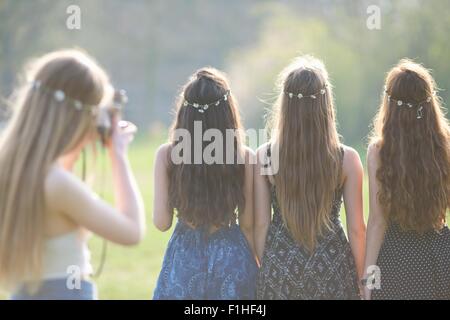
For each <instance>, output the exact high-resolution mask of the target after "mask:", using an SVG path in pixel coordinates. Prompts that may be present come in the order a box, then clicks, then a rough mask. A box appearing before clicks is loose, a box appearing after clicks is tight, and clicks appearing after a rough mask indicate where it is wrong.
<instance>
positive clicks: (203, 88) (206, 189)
mask: <svg viewBox="0 0 450 320" xmlns="http://www.w3.org/2000/svg"><path fill="white" fill-rule="evenodd" d="M229 90H230V87H229V85H228V81H227V78H226V76H225V75H224V74H223V73H222V72H220V71H218V70H216V69H214V68H203V69H200V70H198V71H197V72H195V73H194V74H193V75H192V76H191V78H190V79H189V81H188V82H187V84H186V85H185V86H184V88H183V90H182V92H181V94H180V95H179V98H178V102H177V111H176V117H175V121H174V123H173V125H172V134H171V138H170V143H171V144H172V147H175V146H176V145H177V144H178V143H181V142H182V139H177V138H176V136H175V134H174V132H175V130H177V129H185V130H187V131H188V132H189V134H190V136H191V142H192V143H191V147H192V148H191V161H190V163H181V164H174V163H173V161H171V160H170V159H169V177H170V185H169V203H170V205H171V206H172V207H173V208H175V209H176V210H177V213H178V218H180V219H182V220H184V221H187V222H189V223H191V224H192V225H194V226H195V227H207V228H208V227H222V226H226V225H230V224H231V223H233V222H236V218H237V212H238V211H241V210H243V209H244V206H245V199H244V178H245V165H244V164H242V163H243V162H242V161H240V162H239V161H238V157H241V156H243V147H242V137H241V133H242V126H241V121H240V116H239V112H238V109H237V102H236V99H235V98H234V96H233V95H232V94H231V93H230V94H229V96H228V99H227V100H226V101H224V100H221V101H220V104H219V105H215V106H211V107H210V108H209V109H208V110H206V111H205V112H204V113H200V112H198V110H197V109H195V108H194V107H192V106H191V105H184V104H183V102H184V101H185V100H186V101H189V102H191V103H198V104H200V105H202V104H209V103H212V102H215V101H217V100H219V99H220V98H222V97H223V96H224V95H225V94H226V93H227V92H228V91H229ZM195 121H199V122H201V125H202V130H201V134H202V136H203V134H204V132H205V131H206V130H208V129H215V130H219V131H220V133H221V134H222V137H226V130H227V129H233V130H236V131H235V133H236V134H235V135H234V136H233V141H232V147H233V152H234V153H233V157H234V159H233V160H234V161H233V164H228V162H226V161H225V160H224V161H223V163H224V164H218V163H213V164H207V163H204V161H202V163H201V164H194V142H193V141H194V138H196V139H199V138H200V137H195V136H194V122H195ZM202 143H203V149H202V150H204V148H205V147H206V146H207V145H208V144H209V142H204V141H203V140H202ZM230 151H231V150H228V152H230ZM229 156H230V155H227V148H226V143H225V139H224V149H223V157H224V159H228V158H227V157H229ZM241 159H242V158H241Z"/></svg>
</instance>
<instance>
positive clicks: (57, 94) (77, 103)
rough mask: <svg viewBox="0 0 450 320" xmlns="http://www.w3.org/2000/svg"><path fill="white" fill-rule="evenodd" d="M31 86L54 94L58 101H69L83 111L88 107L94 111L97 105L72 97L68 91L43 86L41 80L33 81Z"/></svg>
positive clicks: (36, 89)
mask: <svg viewBox="0 0 450 320" xmlns="http://www.w3.org/2000/svg"><path fill="white" fill-rule="evenodd" d="M31 88H32V89H33V90H35V91H38V90H39V91H42V92H45V93H49V94H52V95H53V99H54V100H55V101H56V102H63V101H68V102H69V103H71V104H72V105H73V106H74V108H75V109H76V110H78V111H81V110H82V109H83V108H87V109H91V111H92V112H94V111H95V108H96V107H97V106H96V105H89V104H86V103H83V102H81V101H80V100H77V99H73V98H70V97H68V96H67V95H66V93H65V92H64V91H63V90H59V89H58V90H53V89H50V88H47V87H45V86H43V85H42V83H41V82H40V81H39V80H35V81H32V82H31Z"/></svg>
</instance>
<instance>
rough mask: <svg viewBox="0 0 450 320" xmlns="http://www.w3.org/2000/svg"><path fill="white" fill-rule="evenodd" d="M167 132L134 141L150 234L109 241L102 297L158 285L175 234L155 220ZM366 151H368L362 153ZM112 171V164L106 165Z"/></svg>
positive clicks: (96, 242) (96, 251)
mask: <svg viewBox="0 0 450 320" xmlns="http://www.w3.org/2000/svg"><path fill="white" fill-rule="evenodd" d="M164 139H165V136H163V135H161V136H157V137H152V138H151V139H142V137H141V138H140V139H139V140H137V141H136V142H135V143H133V144H132V145H131V147H130V151H129V156H130V162H131V165H132V168H133V171H134V173H135V175H136V178H137V180H138V184H139V186H140V189H141V192H142V194H143V197H144V200H145V207H146V212H147V235H146V236H145V238H144V240H143V242H142V243H141V244H139V245H138V246H136V247H128V248H124V247H121V246H117V245H113V244H110V243H109V244H108V253H107V258H106V264H105V268H104V270H103V273H102V274H101V276H100V277H99V278H98V279H95V282H96V283H97V286H98V289H99V297H100V299H150V298H151V297H152V296H153V290H154V288H155V285H156V281H157V278H158V274H159V271H160V268H161V263H162V259H163V257H164V251H165V249H166V245H167V242H168V240H169V238H170V235H171V234H172V230H171V231H168V232H165V233H163V232H160V231H158V230H156V229H155V228H154V227H153V225H152V223H151V209H152V198H153V158H154V154H155V151H156V148H157V147H158V146H159V144H160V143H162V142H164ZM361 154H362V155H363V154H364V153H361ZM104 160H105V159H104V157H103V156H102V155H100V156H98V159H97V160H96V162H97V165H96V166H97V167H99V166H100V167H101V166H103V163H106V162H107V161H104ZM106 169H107V170H105V171H106V172H108V167H106ZM98 171H100V172H101V171H102V169H101V168H100V170H98ZM99 175H101V174H99V173H97V178H96V179H95V180H96V182H97V187H96V189H97V190H99V192H101V191H100V190H104V191H105V193H104V197H105V198H106V199H107V200H109V201H112V199H113V198H112V193H111V190H109V189H111V188H104V187H101V186H99V184H100V185H101V184H104V185H105V186H108V185H110V181H109V178H110V177H109V175H108V174H106V175H105V176H101V177H99ZM364 198H365V199H364V205H365V207H366V208H365V210H364V212H366V213H367V212H368V210H367V205H368V193H367V185H366V184H365V185H364ZM341 213H342V215H341V216H342V223H343V225H344V227H345V214H344V213H345V212H344V208H342V212H341ZM102 243H103V241H102V240H101V239H99V238H98V237H93V238H92V240H91V242H90V248H91V250H92V256H93V264H94V268H95V267H97V266H98V265H99V260H100V256H101V248H102Z"/></svg>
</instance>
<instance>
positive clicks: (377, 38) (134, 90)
mask: <svg viewBox="0 0 450 320" xmlns="http://www.w3.org/2000/svg"><path fill="white" fill-rule="evenodd" d="M72 4H75V5H79V6H80V8H81V23H82V24H81V30H69V29H68V28H67V27H66V19H67V17H68V14H67V13H66V9H67V7H68V6H69V5H72ZM369 5H377V6H379V8H380V10H381V29H380V30H369V29H368V28H367V26H366V20H367V18H368V17H369V14H368V13H367V8H368V6H369ZM449 7H450V5H449V2H448V0H426V1H425V0H396V1H388V0H371V1H369V0H334V1H332V0H316V1H306V0H281V1H275V0H244V1H242V0H213V1H210V0H192V1H185V0H149V1H146V0H133V1H120V0H96V1H92V0H70V1H67V0H60V1H53V0H33V1H29V0H0V40H1V42H0V95H1V97H2V98H3V99H5V98H7V97H8V96H9V95H10V93H11V90H12V89H13V87H14V83H15V81H16V78H17V77H16V76H17V73H18V72H20V71H21V69H22V66H23V64H24V63H25V62H26V61H27V60H28V59H30V58H31V57H34V56H37V55H40V54H42V53H45V52H48V51H50V50H54V49H58V48H65V47H81V48H84V49H85V50H87V51H88V52H89V53H91V54H92V55H93V56H95V57H96V58H97V59H98V60H99V61H100V63H101V64H102V65H103V66H104V67H105V68H106V69H107V70H108V71H109V73H110V75H111V78H112V79H113V82H114V83H115V85H116V86H117V87H121V88H125V89H126V90H127V91H128V93H129V97H130V105H129V108H128V110H127V117H128V118H129V119H130V120H132V121H134V122H136V123H137V124H138V125H139V126H140V127H141V128H144V129H145V130H155V129H157V128H163V127H166V126H167V125H168V123H169V122H170V121H171V117H172V116H171V112H170V111H171V109H172V108H173V103H174V99H175V96H176V94H177V93H178V91H179V88H180V86H181V85H182V84H183V83H184V82H185V81H186V79H187V78H188V76H189V75H190V74H191V73H192V72H193V71H195V70H196V69H197V68H200V67H202V66H205V65H211V66H214V67H217V68H220V69H223V70H224V71H226V72H227V73H228V74H229V77H230V80H231V85H232V89H233V91H234V92H235V93H236V95H237V97H238V99H239V101H240V105H241V109H242V113H243V115H244V121H245V125H246V127H247V128H260V127H263V122H264V120H263V116H264V113H265V109H267V108H269V107H270V103H271V102H272V101H273V98H274V94H275V93H274V82H275V80H276V76H277V74H278V72H279V71H280V70H281V69H282V68H283V67H284V66H285V65H286V64H287V63H289V61H290V60H292V59H293V58H294V57H295V56H296V55H299V54H307V53H308V54H313V55H315V56H317V57H319V58H321V59H323V60H324V62H325V64H326V65H327V67H328V69H329V72H330V75H331V78H332V82H333V84H334V86H335V97H336V102H337V103H336V105H337V110H338V120H339V125H340V132H341V134H342V135H343V137H344V140H345V142H346V143H348V144H353V145H355V146H356V147H358V146H359V147H362V145H363V144H364V143H365V138H366V137H367V135H368V133H369V132H370V128H369V126H370V121H371V119H372V118H373V116H374V114H375V112H376V109H377V107H378V104H379V97H380V93H381V91H382V86H383V79H384V76H385V73H386V72H387V71H388V69H389V68H390V67H391V66H392V65H394V64H395V63H396V62H397V61H398V60H399V59H400V58H403V57H409V58H413V59H415V60H416V61H419V62H422V63H424V64H425V66H427V67H428V68H430V69H433V71H434V76H435V77H436V79H437V82H438V85H439V86H440V87H441V88H443V89H444V90H443V91H442V92H441V95H442V97H443V98H444V101H448V98H449V91H448V90H445V89H447V88H449V87H450V60H449V53H450V44H449V42H448V33H449V31H450V10H449ZM2 110H3V111H2V115H0V116H3V118H5V114H4V110H5V108H4V105H3V109H2ZM145 130H144V132H145Z"/></svg>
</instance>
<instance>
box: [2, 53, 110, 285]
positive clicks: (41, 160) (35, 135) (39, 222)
mask: <svg viewBox="0 0 450 320" xmlns="http://www.w3.org/2000/svg"><path fill="white" fill-rule="evenodd" d="M32 81H39V82H40V83H41V86H42V87H43V88H47V89H48V90H33V89H32V87H31V85H30V82H32ZM107 83H109V82H108V78H107V76H106V74H105V73H104V72H103V70H102V69H101V68H100V67H98V66H97V64H96V63H95V62H94V61H93V60H92V59H91V58H90V57H89V56H87V55H86V54H84V53H82V52H81V51H78V50H64V51H57V52H53V53H50V54H47V55H45V56H43V57H41V58H39V59H37V60H35V61H33V62H31V63H30V64H29V66H28V67H27V68H26V77H25V83H24V84H23V85H22V86H21V87H19V89H18V91H17V93H16V95H15V100H14V103H13V106H14V110H13V112H14V114H13V117H12V119H11V120H10V121H9V123H8V126H7V127H6V129H5V131H4V132H3V133H2V135H1V138H0V168H2V169H1V170H0V285H1V286H2V287H4V288H6V289H8V288H10V287H11V286H14V285H16V284H17V283H20V282H23V281H28V280H29V281H39V279H40V276H41V273H42V254H43V244H44V240H45V229H44V227H45V225H46V219H47V215H46V201H45V192H44V190H45V179H46V176H47V174H48V172H49V170H50V168H51V166H52V165H53V164H54V163H55V162H56V161H57V159H58V158H59V157H60V156H61V155H63V154H65V153H67V152H69V151H71V150H73V149H74V148H76V147H77V146H79V145H80V144H81V143H82V142H83V141H84V140H85V139H86V138H87V137H89V135H91V134H94V132H95V122H96V121H95V116H94V115H93V113H92V111H91V110H90V109H88V108H83V109H82V110H77V109H76V108H74V107H73V105H70V104H69V102H68V99H66V100H64V101H63V102H57V101H55V99H54V97H53V94H51V93H49V90H62V91H63V92H64V93H65V95H66V97H70V98H72V99H77V100H79V101H80V102H82V103H84V104H87V105H98V104H99V103H100V101H101V99H102V98H103V96H104V89H105V86H106V84H107Z"/></svg>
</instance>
